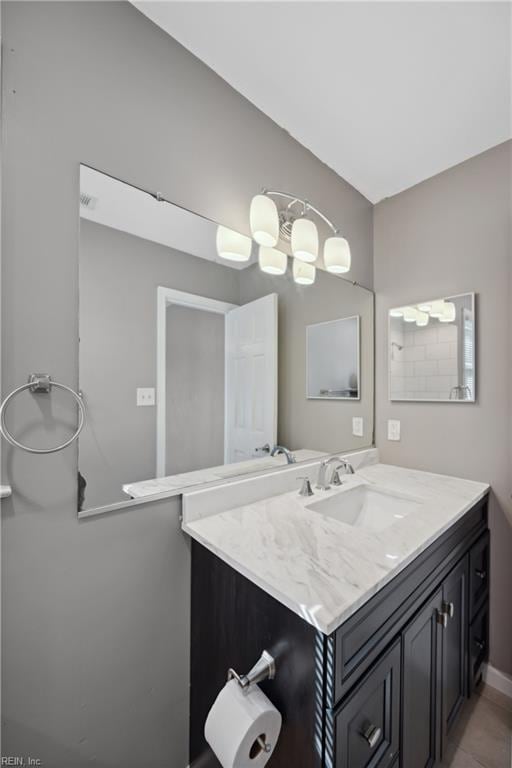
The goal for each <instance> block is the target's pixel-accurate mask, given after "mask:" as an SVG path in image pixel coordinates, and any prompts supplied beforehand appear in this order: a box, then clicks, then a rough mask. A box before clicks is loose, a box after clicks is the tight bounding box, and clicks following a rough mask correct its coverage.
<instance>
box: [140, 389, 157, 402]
mask: <svg viewBox="0 0 512 768" xmlns="http://www.w3.org/2000/svg"><path fill="white" fill-rule="evenodd" d="M154 404H155V388H154V387H137V405H154Z"/></svg>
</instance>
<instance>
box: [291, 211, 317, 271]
mask: <svg viewBox="0 0 512 768" xmlns="http://www.w3.org/2000/svg"><path fill="white" fill-rule="evenodd" d="M292 253H293V255H294V257H295V258H296V259H299V260H300V261H306V262H310V263H313V262H314V261H316V260H317V258H318V229H317V228H316V225H315V222H314V221H311V219H295V221H294V222H293V224H292Z"/></svg>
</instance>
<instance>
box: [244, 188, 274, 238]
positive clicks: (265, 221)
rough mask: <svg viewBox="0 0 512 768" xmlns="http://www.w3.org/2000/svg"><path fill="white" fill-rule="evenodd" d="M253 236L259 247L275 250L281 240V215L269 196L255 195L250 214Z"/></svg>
mask: <svg viewBox="0 0 512 768" xmlns="http://www.w3.org/2000/svg"><path fill="white" fill-rule="evenodd" d="M249 219H250V223H251V232H252V236H253V237H254V239H255V240H256V242H257V243H258V244H259V245H265V246H266V247H267V248H273V247H274V245H276V244H277V241H278V240H279V214H278V212H277V206H276V204H275V203H274V201H273V200H272V198H271V197H269V196H268V195H255V197H253V199H252V201H251V210H250V213H249Z"/></svg>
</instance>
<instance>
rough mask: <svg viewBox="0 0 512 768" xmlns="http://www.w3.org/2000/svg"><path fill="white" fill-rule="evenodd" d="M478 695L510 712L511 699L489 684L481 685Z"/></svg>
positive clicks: (511, 707)
mask: <svg viewBox="0 0 512 768" xmlns="http://www.w3.org/2000/svg"><path fill="white" fill-rule="evenodd" d="M479 695H480V696H482V697H483V698H484V699H488V700H489V701H492V702H493V703H494V704H498V705H499V706H500V707H503V708H504V709H507V710H508V711H509V712H512V699H511V698H510V697H509V696H505V694H504V693H502V692H501V691H497V690H496V688H492V687H491V686H490V685H483V686H482V688H481V689H480V691H479Z"/></svg>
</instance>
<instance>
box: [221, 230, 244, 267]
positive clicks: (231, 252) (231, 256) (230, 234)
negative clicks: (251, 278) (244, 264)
mask: <svg viewBox="0 0 512 768" xmlns="http://www.w3.org/2000/svg"><path fill="white" fill-rule="evenodd" d="M216 245H217V253H218V254H219V256H221V257H222V258H223V259H227V260H228V261H249V259H250V258H251V248H252V240H251V238H250V237H247V235H241V234H240V232H235V231H234V230H233V229H229V228H228V227H223V226H218V227H217V238H216Z"/></svg>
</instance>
